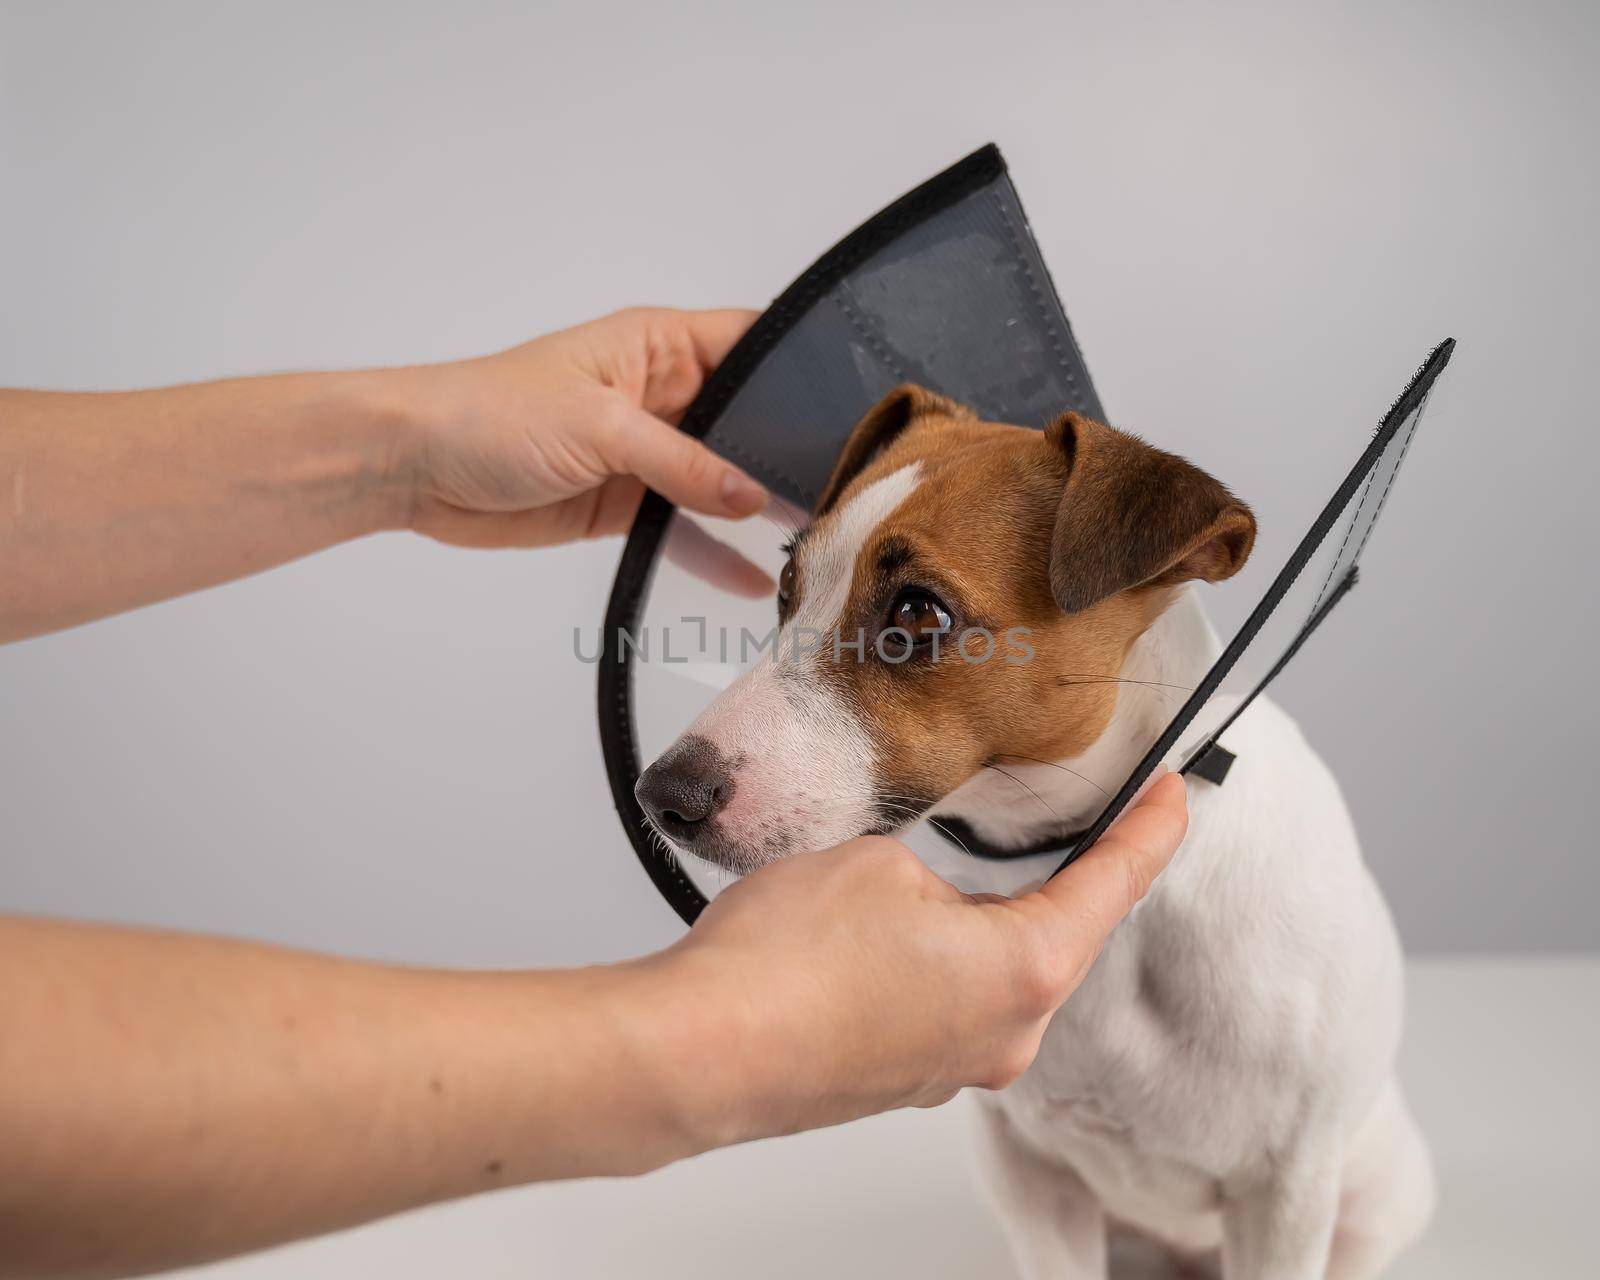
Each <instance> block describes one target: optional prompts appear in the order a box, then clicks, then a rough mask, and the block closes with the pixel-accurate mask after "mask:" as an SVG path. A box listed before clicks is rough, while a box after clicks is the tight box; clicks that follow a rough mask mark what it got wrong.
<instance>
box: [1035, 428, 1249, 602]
mask: <svg viewBox="0 0 1600 1280" xmlns="http://www.w3.org/2000/svg"><path fill="white" fill-rule="evenodd" d="M1046 437H1047V438H1048V439H1049V441H1050V443H1051V444H1052V445H1054V446H1055V447H1056V448H1058V449H1060V450H1061V452H1062V453H1063V454H1064V455H1065V457H1066V464H1067V480H1066V485H1065V487H1064V488H1063V490H1062V494H1061V503H1060V506H1059V507H1057V509H1056V523H1055V530H1054V532H1053V534H1052V535H1051V540H1050V589H1051V591H1052V593H1053V594H1054V595H1055V598H1056V603H1057V604H1059V605H1060V606H1061V608H1062V609H1063V610H1064V611H1065V612H1067V613H1077V612H1078V611H1079V610H1081V609H1087V608H1088V607H1089V606H1090V605H1092V604H1094V603H1095V601H1097V600H1103V599H1105V598H1106V597H1107V596H1109V595H1114V594H1115V593H1116V592H1118V591H1124V590H1126V589H1127V588H1129V587H1138V586H1147V587H1157V586H1168V585H1173V584H1176V583H1179V582H1184V581H1187V580H1188V579H1191V578H1200V579H1203V580H1204V581H1206V582H1220V581H1222V580H1223V579H1224V578H1229V577H1232V576H1233V575H1234V574H1235V573H1237V572H1238V571H1239V569H1240V568H1241V567H1242V566H1243V565H1244V562H1245V560H1246V559H1247V558H1248V557H1249V555H1250V548H1251V546H1252V545H1253V544H1254V542H1255V537H1256V519H1255V517H1254V516H1253V515H1251V514H1250V508H1249V507H1247V506H1245V505H1244V503H1242V502H1240V501H1239V500H1238V499H1237V498H1235V497H1234V496H1233V495H1232V494H1231V493H1229V492H1228V491H1227V489H1225V488H1224V487H1223V486H1222V485H1221V484H1219V483H1218V482H1217V481H1215V480H1213V479H1212V478H1211V477H1210V476H1208V475H1207V474H1206V473H1205V472H1204V471H1202V470H1200V468H1199V467H1196V466H1194V465H1193V464H1191V463H1189V462H1186V461H1184V460H1183V459H1182V458H1179V457H1177V456H1175V455H1174V454H1170V453H1165V452H1163V451H1162V450H1160V449H1157V448H1155V447H1154V446H1153V445H1148V444H1146V443H1145V442H1144V441H1143V440H1140V439H1139V438H1138V437H1137V436H1131V435H1129V434H1127V433H1126V432H1124V431H1118V430H1117V429H1116V428H1114V427H1108V426H1105V425H1104V424H1102V423H1099V422H1091V421H1089V419H1087V418H1084V417H1082V416H1080V415H1079V414H1076V413H1069V414H1067V415H1065V416H1064V417H1062V418H1061V419H1059V420H1058V421H1057V422H1055V423H1053V424H1052V425H1051V427H1050V428H1049V430H1048V431H1047V432H1046Z"/></svg>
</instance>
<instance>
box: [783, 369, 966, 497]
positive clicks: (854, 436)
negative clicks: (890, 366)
mask: <svg viewBox="0 0 1600 1280" xmlns="http://www.w3.org/2000/svg"><path fill="white" fill-rule="evenodd" d="M932 414H939V415H941V416H944V417H951V418H970V417H971V416H972V414H971V411H970V410H968V409H966V408H963V407H962V406H961V405H959V404H957V403H956V402H955V401H954V400H951V399H949V398H947V397H945V396H942V395H940V394H939V393H938V392H936V391H929V390H928V389H927V388H926V387H919V386H918V385H917V384H916V383H914V382H903V383H901V384H900V385H899V386H898V387H896V388H895V389H894V390H893V391H891V392H890V393H889V394H888V395H886V396H884V398H883V399H882V400H880V401H878V403H877V404H875V405H873V406H872V408H870V409H868V410H867V415H866V417H864V418H862V419H861V421H860V422H858V423H856V425H855V429H854V430H853V431H851V432H850V438H849V439H848V440H846V441H845V442H844V449H843V451H842V452H840V454H839V461H838V462H836V463H835V464H834V467H833V474H832V475H831V476H829V477H828V483H827V484H826V485H824V486H823V488H822V496H821V497H820V498H818V499H817V509H816V510H815V511H814V512H813V513H812V514H813V515H816V516H822V515H826V514H827V513H828V510H829V509H830V508H831V507H832V506H833V505H834V504H835V503H836V502H838V501H839V495H840V494H841V493H843V492H844V491H845V489H846V488H848V487H849V484H850V482H851V481H852V480H854V479H855V478H856V477H857V476H858V475H860V474H861V471H862V469H863V468H864V467H865V466H866V465H867V464H868V463H869V462H871V461H872V460H873V459H874V458H876V457H877V456H878V455H879V454H880V453H882V452H883V450H884V449H886V448H887V447H888V446H889V444H890V443H891V442H892V441H893V440H894V438H895V437H896V436H898V435H899V434H900V433H901V432H902V431H904V430H905V429H906V428H907V427H909V426H910V425H911V424H912V423H913V422H915V421H916V420H917V419H918V418H925V417H928V416H930V415H932Z"/></svg>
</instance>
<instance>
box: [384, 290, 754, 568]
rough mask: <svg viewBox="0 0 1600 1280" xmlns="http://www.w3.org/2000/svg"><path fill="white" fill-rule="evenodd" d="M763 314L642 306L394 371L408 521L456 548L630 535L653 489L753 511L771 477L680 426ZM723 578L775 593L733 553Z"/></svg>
mask: <svg viewBox="0 0 1600 1280" xmlns="http://www.w3.org/2000/svg"><path fill="white" fill-rule="evenodd" d="M754 318H755V313H754V312H752V311H742V310H726V311H674V310H667V309H663V308H635V309H631V310H627V311H619V312H616V313H614V314H612V315H609V316H605V317H603V318H602V319H599V320H593V321H590V322H589V323H587V324H582V325H578V326H577V327H575V328H572V329H566V330H563V331H561V332H559V333H553V334H549V335H547V336H545V337H542V338H536V339H534V340H533V341H532V342H526V343H524V344H522V345H521V346H518V347H512V348H511V349H510V350H507V351H502V352H500V353H499V354H497V355H491V356H484V357H482V358H479V359H474V360H462V361H458V362H455V363H451V364H441V365H431V366H426V367H423V368H418V369H408V370H397V371H395V374H396V376H398V377H400V378H404V379H406V380H407V387H406V390H407V393H408V400H409V402H410V403H411V404H412V405H413V406H415V407H416V409H417V411H418V423H417V427H416V430H414V431H413V432H412V433H411V437H410V446H409V449H408V458H409V471H410V475H411V477H412V479H411V484H412V501H411V515H410V524H411V527H412V528H414V529H415V530H417V531H418V532H419V533H423V534H426V535H427V536H429V537H431V538H436V539H438V540H439V541H441V542H448V543H454V544H457V545H461V546H478V547H482V546H523V547H533V546H549V545H552V544H555V543H562V542H570V541H573V540H576V539H580V538H593V537H600V536H604V535H606V534H614V533H621V532H624V531H626V529H627V528H628V525H629V524H630V523H631V521H632V520H633V516H634V512H635V511H636V510H637V509H638V506H639V502H640V499H641V498H642V496H643V494H644V490H645V487H646V486H649V487H650V488H652V489H654V490H656V491H657V492H658V493H661V494H662V495H663V496H665V497H667V498H669V499H671V500H672V501H673V502H675V503H677V504H678V505H679V506H681V507H686V508H688V509H689V510H692V511H698V512H702V513H704V514H707V515H714V516H724V517H742V516H749V515H753V514H755V513H756V512H757V511H759V510H761V509H762V507H763V506H764V505H765V504H766V501H767V496H766V493H765V491H764V490H763V489H762V487H761V486H760V485H759V484H757V483H756V482H755V481H754V480H752V479H751V478H750V477H749V476H747V475H745V474H744V472H742V471H740V470H739V469H738V468H736V467H734V466H733V465H732V464H730V463H727V462H724V461H723V460H722V459H721V458H719V457H717V456H716V455H715V454H713V453H712V452H711V451H710V450H709V449H707V448H706V447H705V446H704V445H703V444H701V443H700V442H699V441H697V440H693V439H691V438H690V437H688V436H685V435H684V434H682V433H681V432H680V431H678V430H677V424H678V422H679V421H680V420H681V419H682V417H683V413H684V410H685V409H687V408H688V406H689V403H690V402H691V401H692V400H693V399H694V397H695V395H696V393H697V392H698V391H699V390H700V387H701V385H702V383H703V382H704V381H705V378H706V376H707V375H708V374H709V373H710V372H711V371H712V370H713V369H714V368H716V366H717V364H718V363H720V362H721V360H722V358H723V357H724V356H725V355H726V354H727V353H728V351H729V349H730V348H731V347H732V346H733V344H734V343H735V342H736V341H737V340H738V338H739V337H740V335H742V334H743V333H744V331H745V330H746V329H747V328H749V327H750V322H751V321H752V320H753V319H754ZM701 541H704V539H702V540H701ZM718 545H719V546H720V544H718ZM719 576H720V577H721V578H722V580H723V581H724V584H725V585H728V586H730V587H732V588H733V589H734V590H736V591H741V592H743V593H745V594H755V595H759V594H763V593H765V592H767V591H770V590H771V589H772V582H771V579H770V578H768V576H767V575H766V574H765V573H763V572H762V571H761V570H759V569H757V568H756V567H755V566H754V565H751V564H749V563H748V562H747V561H744V560H743V559H742V558H740V557H737V556H736V555H735V554H734V553H732V552H728V554H727V555H725V556H722V557H721V573H720V575H719Z"/></svg>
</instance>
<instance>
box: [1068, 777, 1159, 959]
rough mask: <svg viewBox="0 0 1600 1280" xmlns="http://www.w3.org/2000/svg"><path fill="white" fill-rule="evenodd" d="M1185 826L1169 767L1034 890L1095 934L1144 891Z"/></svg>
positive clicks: (1109, 927)
mask: <svg viewBox="0 0 1600 1280" xmlns="http://www.w3.org/2000/svg"><path fill="white" fill-rule="evenodd" d="M1188 829H1189V808H1188V792H1187V790H1186V789H1185V787H1184V783H1183V779H1182V778H1181V777H1180V776H1179V775H1177V774H1175V773H1169V774H1167V776H1166V777H1164V778H1161V779H1160V780H1159V781H1157V782H1156V783H1155V785H1154V786H1152V787H1150V788H1149V789H1148V790H1147V791H1146V792H1145V793H1144V796H1143V797H1142V798H1141V799H1140V800H1139V802H1138V804H1136V805H1134V807H1133V808H1132V809H1130V810H1128V812H1127V813H1126V814H1124V815H1123V817H1122V818H1121V820H1120V821H1118V822H1117V823H1116V824H1115V825H1114V826H1113V827H1112V828H1111V830H1109V831H1107V832H1106V833H1105V835H1103V836H1101V837H1100V839H1099V840H1097V841H1095V844H1094V847H1093V848H1092V849H1090V850H1089V851H1088V852H1087V853H1085V854H1084V855H1083V856H1082V857H1081V858H1079V859H1078V860H1077V861H1076V862H1074V863H1072V865H1071V866H1069V867H1067V869H1066V870H1064V871H1062V872H1060V873H1059V874H1057V875H1056V876H1054V877H1053V878H1051V879H1050V880H1047V881H1046V882H1045V883H1044V885H1043V886H1042V887H1041V888H1039V889H1038V890H1037V894H1036V896H1037V897H1039V898H1041V899H1043V900H1045V901H1047V902H1050V903H1051V904H1053V905H1054V906H1055V907H1057V908H1059V909H1060V910H1061V911H1062V912H1064V913H1067V914H1070V915H1071V917H1072V919H1073V921H1074V922H1075V924H1076V925H1077V926H1078V927H1079V928H1081V929H1084V930H1085V931H1086V932H1088V933H1091V934H1093V935H1094V936H1095V937H1097V938H1103V937H1104V936H1105V935H1106V934H1108V933H1110V932H1111V930H1112V929H1114V928H1116V926H1117V924H1118V923H1119V922H1120V921H1121V920H1122V918H1123V917H1124V916H1126V915H1127V914H1128V912H1130V911H1132V910H1133V908H1134V906H1135V904H1136V903H1138V901H1139V900H1140V899H1141V898H1143V897H1144V895H1145V893H1146V892H1147V891H1148V890H1149V888H1150V885H1151V882H1152V881H1154V880H1155V878H1156V876H1158V875H1160V874H1161V872H1162V870H1163V869H1164V868H1165V867H1166V865H1167V863H1168V862H1170V861H1171V860H1172V855H1173V854H1174V853H1176V852H1177V849H1178V846H1179V845H1180V844H1182V843H1183V837H1184V833H1185V832H1187V831H1188Z"/></svg>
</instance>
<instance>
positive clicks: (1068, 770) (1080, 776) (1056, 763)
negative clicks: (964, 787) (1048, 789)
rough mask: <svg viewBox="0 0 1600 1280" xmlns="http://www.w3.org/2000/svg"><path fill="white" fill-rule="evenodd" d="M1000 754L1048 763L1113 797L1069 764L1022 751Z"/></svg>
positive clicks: (1038, 762)
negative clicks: (1043, 758)
mask: <svg viewBox="0 0 1600 1280" xmlns="http://www.w3.org/2000/svg"><path fill="white" fill-rule="evenodd" d="M1000 754H1001V755H1004V756H1009V757H1011V759H1013V760H1026V761H1028V762H1029V763H1030V764H1047V765H1049V766H1050V767H1051V768H1052V769H1060V770H1061V771H1062V772H1063V773H1070V774H1071V775H1072V776H1073V777H1074V778H1077V779H1079V780H1080V781H1082V782H1087V783H1088V784H1089V785H1090V786H1091V787H1093V788H1094V789H1095V790H1096V791H1098V792H1099V793H1100V794H1101V795H1103V796H1104V797H1105V798H1106V799H1107V800H1109V799H1111V793H1110V792H1109V791H1107V790H1106V789H1105V788H1104V787H1102V786H1101V785H1100V784H1099V783H1098V782H1096V781H1095V780H1094V779H1093V778H1089V777H1085V776H1084V775H1083V774H1081V773H1079V772H1078V771H1077V770H1076V769H1072V768H1069V767H1068V766H1066V765H1064V764H1062V763H1061V762H1060V761H1058V760H1041V759H1040V758H1039V757H1038V756H1029V755H1024V754H1023V753H1022V752H1020V751H1002V752H1001V753H1000ZM991 767H992V766H991Z"/></svg>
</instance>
